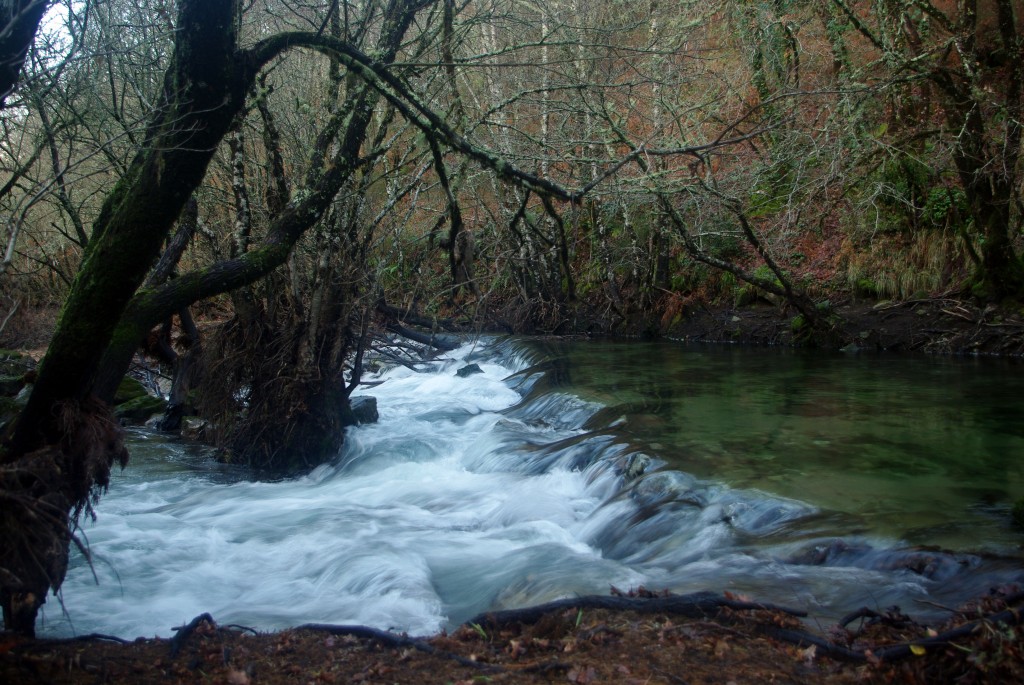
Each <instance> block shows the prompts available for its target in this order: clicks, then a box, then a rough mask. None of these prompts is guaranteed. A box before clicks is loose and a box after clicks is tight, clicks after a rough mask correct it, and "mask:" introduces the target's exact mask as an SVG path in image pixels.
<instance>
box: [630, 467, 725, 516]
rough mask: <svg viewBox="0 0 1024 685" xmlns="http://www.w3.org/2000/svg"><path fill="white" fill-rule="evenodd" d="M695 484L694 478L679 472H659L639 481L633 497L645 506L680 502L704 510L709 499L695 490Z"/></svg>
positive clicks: (634, 488)
mask: <svg viewBox="0 0 1024 685" xmlns="http://www.w3.org/2000/svg"><path fill="white" fill-rule="evenodd" d="M695 483H696V481H695V480H694V479H693V477H692V476H687V475H686V474H683V473H680V472H678V471H659V472H657V473H652V474H649V475H646V476H644V477H642V478H640V479H639V480H637V481H636V485H635V486H634V487H633V491H632V496H633V499H634V500H636V502H637V503H638V504H641V505H643V506H653V505H658V504H664V503H666V502H679V503H682V504H692V505H693V506H696V507H701V508H703V507H705V506H707V499H706V498H705V497H704V496H703V494H702V493H700V492H699V491H697V490H696V489H694V485H695Z"/></svg>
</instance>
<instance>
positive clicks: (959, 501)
mask: <svg viewBox="0 0 1024 685" xmlns="http://www.w3.org/2000/svg"><path fill="white" fill-rule="evenodd" d="M546 348H547V349H546V353H547V354H552V355H560V356H562V357H563V358H564V359H565V360H566V361H565V366H566V367H567V368H566V369H565V370H564V374H565V375H566V377H567V378H571V381H569V382H567V385H568V386H569V387H571V388H572V389H573V391H575V392H577V393H579V394H580V395H581V396H582V397H585V398H588V399H591V400H593V401H596V402H600V403H602V404H605V405H607V406H608V407H609V408H608V409H606V410H604V412H602V413H603V414H604V415H605V416H606V417H607V416H613V415H616V414H617V415H619V416H624V417H625V419H626V421H625V422H624V425H622V426H621V428H620V429H619V430H620V431H621V433H622V434H623V435H624V436H625V437H626V439H628V440H629V441H631V442H633V443H634V444H637V445H640V446H643V448H644V449H648V450H650V451H651V452H653V453H656V454H658V456H659V457H661V458H662V459H664V460H665V461H666V462H667V464H668V465H669V466H670V467H671V468H675V469H679V470H682V471H685V472H688V473H692V474H695V475H697V476H700V477H704V478H714V479H718V480H722V481H724V482H726V483H728V484H730V485H733V486H736V487H743V488H759V489H763V490H766V491H768V492H771V493H775V494H778V495H782V496H784V497H792V498H797V499H800V500H803V501H807V502H810V503H812V504H815V505H817V506H820V507H822V508H826V509H829V510H834V511H840V512H846V513H849V514H853V515H856V516H857V517H859V518H861V519H862V520H863V525H865V526H866V527H867V528H868V529H869V530H871V531H872V532H874V533H877V534H880V535H885V536H892V537H898V538H902V539H905V540H907V541H910V542H917V543H921V544H935V545H942V546H946V547H951V548H954V549H979V548H984V549H991V550H994V551H996V550H997V551H1000V552H1004V553H1005V552H1008V551H1012V550H1015V549H1017V548H1018V547H1019V545H1020V542H1021V535H1020V534H1019V532H1017V531H1015V530H1014V529H1012V528H1011V526H1010V525H1009V518H1008V512H1009V507H1010V505H1011V504H1012V502H1013V500H1014V499H1015V498H1017V497H1021V496H1024V462H1022V460H1021V459H1020V455H1022V454H1024V420H1022V419H1024V366H1022V365H1021V364H1019V363H1015V362H1012V361H1003V360H989V359H969V360H964V359H946V358H940V359H935V358H921V357H900V356H892V355H841V354H828V353H813V352H806V351H791V350H771V349H757V348H754V349H751V348H731V347H690V346H680V345H676V344H670V343H620V342H602V343H592V344H573V345H571V346H564V347H563V346H557V345H553V344H551V343H546Z"/></svg>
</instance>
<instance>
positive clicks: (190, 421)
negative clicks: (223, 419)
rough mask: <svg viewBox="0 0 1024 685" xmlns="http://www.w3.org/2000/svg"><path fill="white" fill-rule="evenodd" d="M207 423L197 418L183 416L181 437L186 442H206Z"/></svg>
mask: <svg viewBox="0 0 1024 685" xmlns="http://www.w3.org/2000/svg"><path fill="white" fill-rule="evenodd" d="M209 425H210V424H209V422H208V421H206V420H204V419H201V418H199V417H198V416H183V417H182V418H181V437H183V438H185V439H186V440H196V441H198V442H202V441H204V440H206V429H207V427H208V426H209Z"/></svg>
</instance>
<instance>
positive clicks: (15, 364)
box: [0, 350, 36, 397]
mask: <svg viewBox="0 0 1024 685" xmlns="http://www.w3.org/2000/svg"><path fill="white" fill-rule="evenodd" d="M35 368H36V361H35V360H34V359H32V357H29V356H28V355H24V354H22V353H20V352H15V351H14V350H0V395H3V396H5V397H13V396H15V395H17V394H18V393H19V392H21V389H22V388H23V387H25V384H26V383H27V382H29V381H28V380H27V379H26V375H27V374H29V373H31V372H32V371H34V370H35Z"/></svg>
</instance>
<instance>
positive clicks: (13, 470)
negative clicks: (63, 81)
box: [0, 0, 246, 634]
mask: <svg viewBox="0 0 1024 685" xmlns="http://www.w3.org/2000/svg"><path fill="white" fill-rule="evenodd" d="M234 19H235V6H234V2H232V1H231V0H181V2H179V12H178V19H177V31H176V38H175V51H174V56H173V59H172V63H171V65H170V67H169V68H168V70H167V72H166V75H165V80H164V86H163V94H162V99H161V101H160V104H159V107H158V109H157V111H156V112H155V114H154V115H153V117H152V119H151V122H150V124H149V126H148V129H147V133H146V137H145V140H144V142H143V144H142V145H141V147H140V149H139V151H138V153H137V155H136V157H135V159H134V160H133V161H132V163H131V165H130V167H129V169H128V171H127V173H126V174H125V175H124V177H123V178H122V179H121V181H120V182H119V183H118V184H117V185H116V186H115V188H114V189H113V190H112V191H111V193H110V195H109V196H108V197H107V199H106V201H105V203H104V205H103V207H102V209H101V211H100V213H99V215H98V217H97V220H96V222H95V223H94V226H93V234H92V239H91V240H90V243H89V245H88V248H87V250H86V253H85V259H84V261H83V264H82V267H81V270H80V271H79V273H78V276H77V278H76V279H75V282H74V284H73V287H72V290H71V293H70V295H69V297H68V299H67V301H66V302H65V305H64V307H63V309H62V311H61V316H60V319H59V321H58V324H57V329H56V331H55V333H54V336H53V339H52V341H51V343H50V346H49V349H48V350H47V353H46V356H45V358H44V360H43V362H42V364H41V365H40V369H39V375H38V378H37V381H36V383H35V385H34V387H33V390H32V393H31V395H30V397H29V400H28V403H27V405H26V406H25V408H24V410H23V411H22V413H21V415H20V416H19V419H18V423H17V426H16V428H15V432H14V435H13V437H12V439H11V442H10V444H8V445H7V446H6V450H5V451H4V453H3V457H2V460H0V461H2V465H3V468H4V476H5V477H4V483H3V485H4V489H5V490H6V491H7V493H8V494H9V495H11V497H10V498H5V503H6V504H5V507H4V511H3V512H0V513H2V514H3V516H2V517H0V520H2V522H3V527H4V529H5V530H3V531H2V534H3V537H4V538H5V541H9V540H10V539H12V538H15V537H16V538H17V539H20V540H22V541H23V542H24V544H21V545H20V546H19V545H14V544H13V543H11V544H9V545H6V546H7V547H9V549H4V552H5V556H4V559H3V565H4V570H5V571H6V573H4V574H3V582H2V588H0V595H2V599H3V604H4V607H3V608H4V617H5V624H6V626H7V628H8V629H11V630H15V631H18V632H22V633H28V634H31V633H32V632H33V631H34V623H35V616H36V612H37V610H38V607H39V605H41V604H42V603H43V601H45V597H46V593H47V591H48V589H49V588H51V587H52V588H54V589H57V588H59V587H60V585H61V583H62V582H63V576H64V569H66V560H67V554H68V545H69V544H70V533H68V528H67V523H68V522H67V519H68V517H69V516H71V517H75V516H77V514H78V513H79V512H81V510H82V509H83V508H84V507H87V506H88V504H89V498H90V494H91V493H92V492H93V490H94V488H97V487H104V486H105V485H106V484H107V482H108V477H109V470H110V467H111V466H112V464H113V462H114V460H120V461H121V462H122V464H123V463H124V461H125V460H126V456H127V455H126V453H125V451H124V448H123V446H122V444H121V441H120V431H119V430H118V429H117V427H116V422H114V421H113V420H112V417H111V416H110V413H109V409H108V408H106V407H105V405H103V404H102V403H98V402H96V401H95V400H93V399H92V398H91V395H92V391H93V386H94V383H95V380H96V375H97V372H98V370H99V367H100V361H101V359H102V357H103V354H104V351H105V350H106V348H107V346H108V344H109V343H110V341H111V338H112V336H113V333H114V330H115V327H116V326H117V324H118V321H119V320H120V319H121V317H122V314H123V312H124V311H125V308H126V307H127V305H128V303H129V301H130V299H131V297H132V296H133V294H134V293H135V291H136V290H137V289H138V287H139V286H140V285H141V284H142V282H143V280H144V279H145V277H146V274H147V272H148V271H149V269H150V267H151V266H152V264H153V263H154V261H155V259H156V257H157V255H158V254H159V251H160V248H161V246H162V244H163V242H164V239H165V237H166V236H167V234H168V232H169V231H170V229H171V227H172V226H173V224H174V222H175V220H176V219H177V217H178V215H179V213H180V212H181V209H182V207H183V206H184V204H185V202H186V200H187V199H188V198H189V196H190V195H191V194H192V192H193V191H194V190H195V188H196V187H197V186H198V185H199V183H200V181H201V180H202V178H203V176H204V174H205V172H206V167H207V164H208V163H209V161H210V158H211V157H212V155H213V152H214V150H215V149H216V147H217V145H218V144H219V142H220V140H221V138H222V137H223V136H224V133H225V131H226V130H227V127H228V126H229V124H230V122H231V121H232V119H233V118H234V115H235V113H236V112H237V111H238V109H239V108H240V107H241V105H242V103H243V97H244V93H245V90H246V86H245V82H246V74H245V73H244V70H243V68H241V66H240V63H239V62H238V61H237V60H236V53H235V47H236V46H235V21H234ZM44 448H45V450H44ZM39 450H44V451H42V452H40V451H39ZM39 455H45V457H42V458H41V457H40V456H39ZM40 459H42V461H43V462H45V463H46V464H52V465H53V469H52V476H53V477H50V478H43V477H40V476H38V475H37V474H39V473H42V472H41V471H39V470H38V469H30V468H29V466H28V465H29V464H30V463H32V462H33V460H35V461H39V460H40ZM30 475H31V477H29V476H30ZM12 502H13V503H14V504H12ZM31 512H35V518H33V516H32V515H30V514H31ZM40 512H44V513H45V520H47V521H50V522H51V523H52V522H56V523H54V525H51V526H50V528H55V529H56V528H59V529H61V530H63V534H56V533H53V532H52V531H50V533H47V534H45V535H43V534H41V533H38V530H40V528H39V526H38V525H36V524H33V523H32V521H33V520H36V521H37V522H38V519H39V513H40ZM21 528H25V529H26V530H20V529H21ZM33 530H36V531H37V533H36V534H34V537H33V533H32V531H33Z"/></svg>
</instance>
